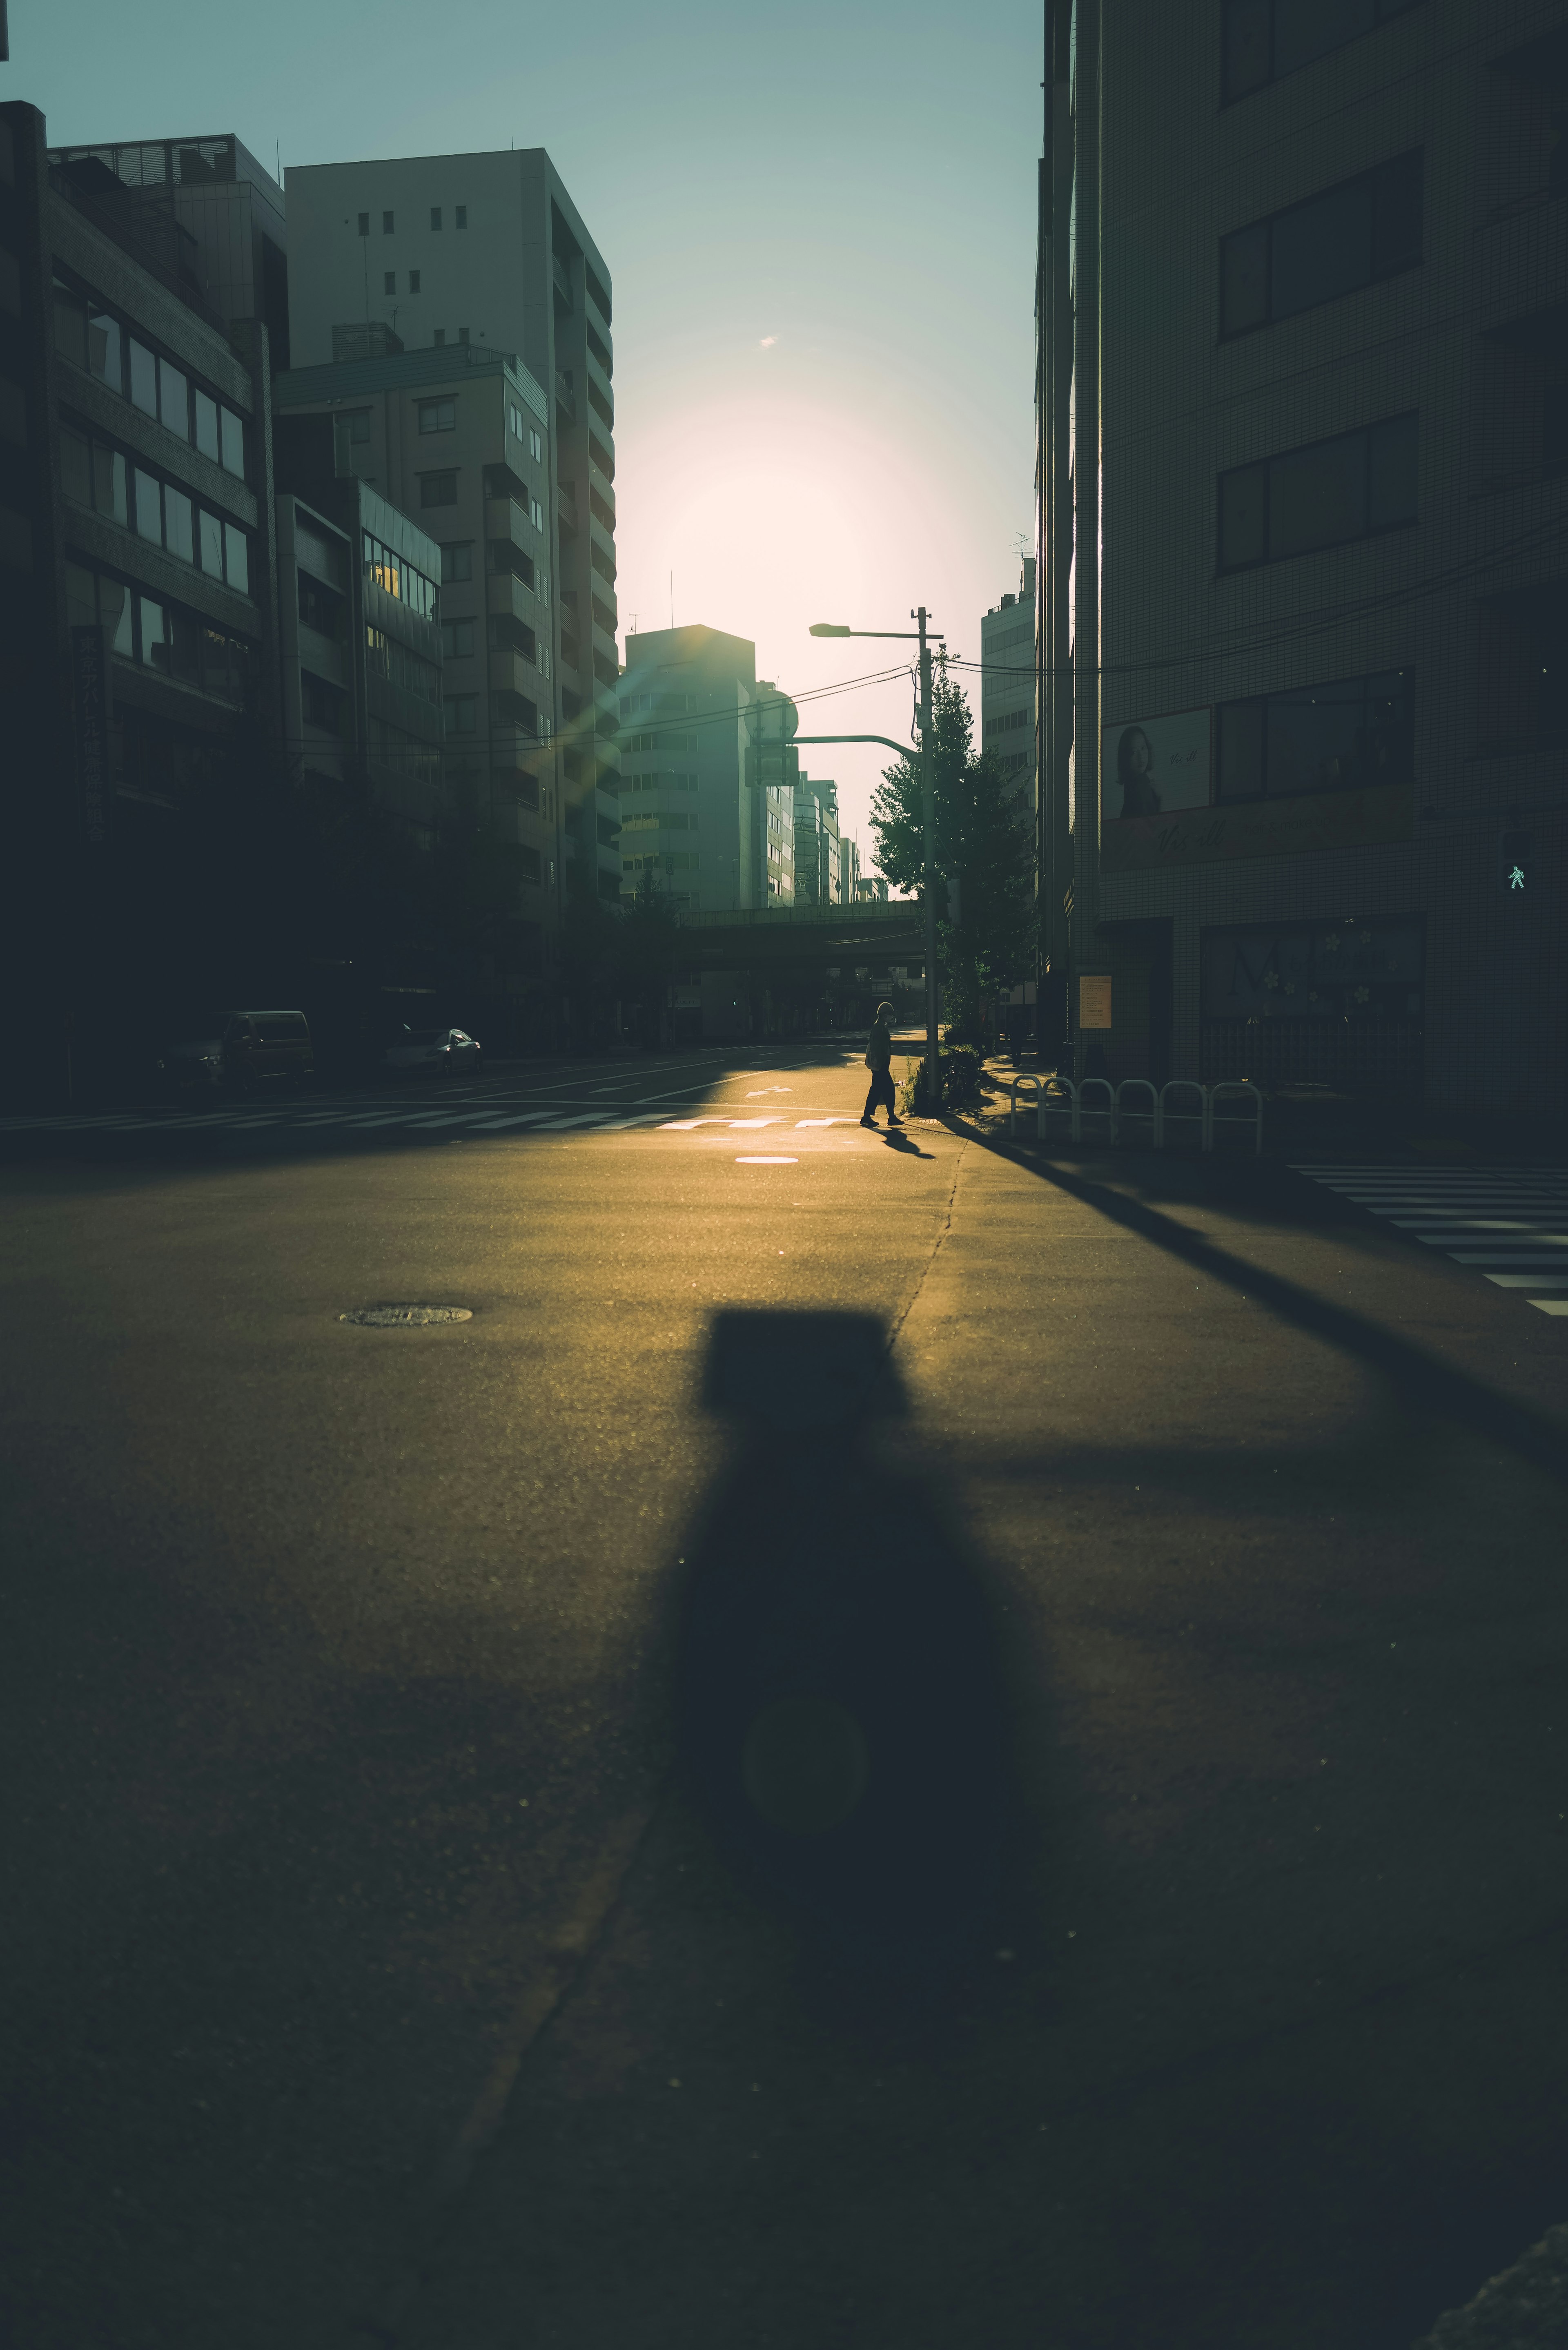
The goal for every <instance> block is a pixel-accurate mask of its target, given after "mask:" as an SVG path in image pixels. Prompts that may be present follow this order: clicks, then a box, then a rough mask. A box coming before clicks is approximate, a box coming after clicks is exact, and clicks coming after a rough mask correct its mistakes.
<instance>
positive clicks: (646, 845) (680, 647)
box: [619, 626, 797, 911]
mask: <svg viewBox="0 0 1568 2350" xmlns="http://www.w3.org/2000/svg"><path fill="white" fill-rule="evenodd" d="M626 650H627V666H626V672H625V675H624V676H623V677H622V679H621V681H620V696H619V715H620V728H621V764H622V771H623V772H622V777H621V809H622V815H621V866H622V889H623V891H624V893H625V894H626V895H627V896H628V897H630V896H631V895H633V894H634V893H635V891H636V889H637V887H638V884H639V880H640V879H641V876H642V875H643V873H644V872H646V871H648V870H649V869H651V870H652V871H653V872H654V873H655V874H657V875H658V876H659V879H660V882H661V885H662V886H663V887H664V888H665V889H667V890H669V891H670V894H671V895H672V896H673V898H674V899H675V902H676V904H677V906H678V907H680V908H684V909H690V910H698V909H705V910H710V911H711V910H714V909H717V908H723V907H752V906H769V905H789V904H793V903H794V895H795V890H794V777H795V772H796V760H795V754H794V748H793V743H792V741H791V738H792V737H793V735H794V732H795V728H796V723H797V721H796V716H795V711H794V703H793V702H790V701H789V699H788V697H787V696H786V695H784V694H781V693H780V692H779V691H778V689H777V687H776V686H774V685H772V684H770V683H769V682H768V681H766V680H759V679H758V677H757V649H756V647H755V645H753V643H751V641H750V640H749V639H747V638H744V637H732V636H728V635H726V634H725V633H724V632H723V630H722V629H710V628H704V627H701V626H696V627H691V628H680V629H646V630H644V632H643V633H642V634H641V635H640V636H636V637H628V639H627V648H626ZM748 722H749V723H748ZM753 735H755V736H756V738H757V739H756V740H755V741H753Z"/></svg>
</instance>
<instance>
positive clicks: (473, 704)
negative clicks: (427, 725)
mask: <svg viewBox="0 0 1568 2350" xmlns="http://www.w3.org/2000/svg"><path fill="white" fill-rule="evenodd" d="M445 713H446V731H447V733H449V734H477V733H478V732H479V696H478V694H477V693H449V694H448V695H447V698H446V702H445Z"/></svg>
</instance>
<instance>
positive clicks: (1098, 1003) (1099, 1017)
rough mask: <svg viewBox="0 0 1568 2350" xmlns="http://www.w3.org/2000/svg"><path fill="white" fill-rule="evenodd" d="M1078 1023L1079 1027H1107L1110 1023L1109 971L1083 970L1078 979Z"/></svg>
mask: <svg viewBox="0 0 1568 2350" xmlns="http://www.w3.org/2000/svg"><path fill="white" fill-rule="evenodd" d="M1078 1025H1079V1027H1080V1028H1108V1027H1109V1026H1110V1025H1111V975H1110V973H1109V972H1085V973H1084V975H1083V976H1082V978H1081V979H1080V980H1079V982H1078Z"/></svg>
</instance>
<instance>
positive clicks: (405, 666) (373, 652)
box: [365, 627, 441, 702]
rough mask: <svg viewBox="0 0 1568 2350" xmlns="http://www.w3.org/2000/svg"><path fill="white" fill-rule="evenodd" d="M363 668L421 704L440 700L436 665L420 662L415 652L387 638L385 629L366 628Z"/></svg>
mask: <svg viewBox="0 0 1568 2350" xmlns="http://www.w3.org/2000/svg"><path fill="white" fill-rule="evenodd" d="M365 666H366V668H367V669H369V670H373V671H375V673H376V675H377V676H378V677H384V678H385V679H386V680H387V681H388V682H389V684H391V685H395V686H398V687H399V688H400V690H401V691H403V692H404V693H417V694H418V695H419V696H420V698H421V701H424V702H439V701H440V700H441V671H440V670H438V669H437V667H436V665H435V663H434V662H433V661H428V660H421V658H420V656H419V654H418V653H416V652H411V651H410V650H409V648H408V646H407V645H405V644H403V643H402V642H401V641H400V639H398V638H397V637H389V635H388V634H387V632H386V630H385V629H372V628H369V627H367V629H366V630H365Z"/></svg>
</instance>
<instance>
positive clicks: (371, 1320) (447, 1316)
mask: <svg viewBox="0 0 1568 2350" xmlns="http://www.w3.org/2000/svg"><path fill="white" fill-rule="evenodd" d="M337 1319H338V1320H339V1322H358V1324H359V1325H360V1326H362V1327H363V1328H365V1329H367V1330H422V1329H424V1328H425V1326H427V1324H429V1323H431V1322H472V1319H473V1316H472V1314H471V1313H470V1312H469V1310H468V1308H467V1306H466V1305H361V1306H358V1307H357V1308H356V1309H355V1311H354V1312H353V1313H352V1314H340V1315H338V1316H337Z"/></svg>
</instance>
